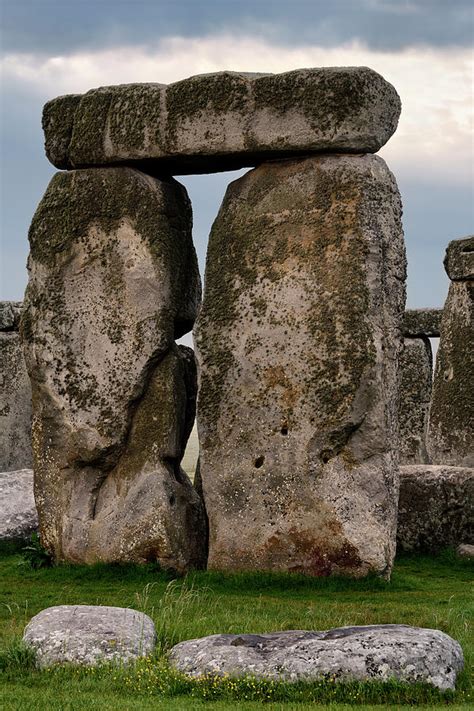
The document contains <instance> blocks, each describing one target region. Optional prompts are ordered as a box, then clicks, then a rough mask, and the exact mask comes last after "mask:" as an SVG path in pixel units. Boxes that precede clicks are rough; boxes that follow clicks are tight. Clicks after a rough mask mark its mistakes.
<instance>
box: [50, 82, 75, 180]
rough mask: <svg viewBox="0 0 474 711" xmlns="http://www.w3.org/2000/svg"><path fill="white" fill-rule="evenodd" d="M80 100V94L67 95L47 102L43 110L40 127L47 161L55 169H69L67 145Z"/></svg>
mask: <svg viewBox="0 0 474 711" xmlns="http://www.w3.org/2000/svg"><path fill="white" fill-rule="evenodd" d="M81 98H82V95H81V94H67V95H66V96H58V97H57V98H56V99H53V100H52V101H48V102H47V103H46V104H45V105H44V108H43V116H42V127H43V131H44V136H45V151H46V156H47V158H48V160H50V161H51V163H52V164H53V165H55V166H56V168H69V167H70V161H69V145H70V142H71V137H72V131H73V126H74V117H75V115H76V111H77V107H78V106H79V102H80V100H81Z"/></svg>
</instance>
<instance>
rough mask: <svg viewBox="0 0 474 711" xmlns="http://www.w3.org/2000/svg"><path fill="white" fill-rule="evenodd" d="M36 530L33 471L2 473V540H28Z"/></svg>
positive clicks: (0, 523) (36, 517)
mask: <svg viewBox="0 0 474 711" xmlns="http://www.w3.org/2000/svg"><path fill="white" fill-rule="evenodd" d="M36 530H38V514H37V513H36V507H35V498H34V496H33V471H32V470H31V469H20V470H19V471H15V472H11V471H9V472H0V540H2V541H8V540H19V539H26V538H29V536H30V535H31V534H32V533H33V532H34V531H36Z"/></svg>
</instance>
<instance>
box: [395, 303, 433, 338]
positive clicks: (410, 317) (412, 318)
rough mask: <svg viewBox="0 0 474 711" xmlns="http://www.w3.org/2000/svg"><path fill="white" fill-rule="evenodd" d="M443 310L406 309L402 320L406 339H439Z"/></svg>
mask: <svg viewBox="0 0 474 711" xmlns="http://www.w3.org/2000/svg"><path fill="white" fill-rule="evenodd" d="M442 315H443V309H407V310H406V311H405V318H404V319H403V335H404V336H405V337H406V338H416V337H420V336H427V337H429V338H439V334H440V327H441V317H442Z"/></svg>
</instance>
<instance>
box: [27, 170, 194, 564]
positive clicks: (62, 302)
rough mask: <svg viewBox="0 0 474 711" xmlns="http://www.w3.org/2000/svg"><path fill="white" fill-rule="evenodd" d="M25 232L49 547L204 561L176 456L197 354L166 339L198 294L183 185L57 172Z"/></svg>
mask: <svg viewBox="0 0 474 711" xmlns="http://www.w3.org/2000/svg"><path fill="white" fill-rule="evenodd" d="M29 239H30V246H31V253H30V258H29V273H30V279H29V284H28V288H27V293H26V302H25V312H24V316H23V320H22V336H23V339H24V343H25V354H26V360H27V366H28V371H29V375H30V378H31V382H32V389H33V411H34V418H33V454H34V470H35V496H36V503H37V507H38V514H39V519H40V531H41V537H42V542H43V544H44V545H45V546H46V547H47V548H48V549H49V550H50V551H51V552H52V553H53V554H54V556H55V558H56V559H58V560H61V559H66V560H70V561H74V562H87V563H90V562H93V561H97V560H103V561H116V560H120V561H123V560H133V561H148V560H157V561H159V562H160V563H161V564H162V565H163V566H165V567H173V568H176V569H178V570H185V569H187V568H188V567H190V566H196V565H201V564H202V563H203V562H204V556H205V553H204V544H205V533H204V514H203V511H202V505H201V503H200V500H199V497H198V495H197V494H196V492H195V490H194V489H193V487H192V485H191V483H190V481H189V479H188V478H187V476H186V475H185V474H184V472H183V471H182V469H181V467H180V461H181V458H182V455H183V452H184V447H185V444H186V439H187V437H188V435H189V431H190V429H191V426H192V423H191V420H192V416H193V412H192V410H193V406H194V399H195V392H194V390H195V384H194V383H193V373H192V368H193V364H192V363H191V360H190V356H189V353H187V352H183V351H182V350H180V349H178V348H177V346H176V345H175V343H174V339H175V337H177V336H180V335H182V334H183V333H184V332H186V330H188V329H189V327H190V324H192V321H193V319H194V316H195V312H196V308H197V304H198V302H199V295H200V284H199V274H198V270H197V264H196V255H195V252H194V248H193V245H192V240H191V206H190V203H189V200H188V197H187V195H186V192H185V190H184V188H183V187H182V186H181V185H179V184H178V183H176V182H175V181H173V180H170V181H158V180H155V179H153V178H150V177H149V176H146V175H144V174H143V173H140V172H138V171H136V170H133V169H130V168H102V169H90V170H89V169H88V170H81V171H75V172H71V173H59V174H57V175H56V176H55V177H54V178H53V179H52V181H51V183H50V185H49V187H48V190H47V191H46V194H45V196H44V198H43V200H42V202H41V203H40V205H39V207H38V210H37V212H36V214H35V216H34V218H33V222H32V225H31V229H30V234H29Z"/></svg>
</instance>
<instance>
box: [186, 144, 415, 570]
mask: <svg viewBox="0 0 474 711" xmlns="http://www.w3.org/2000/svg"><path fill="white" fill-rule="evenodd" d="M400 214H401V208H400V198H399V194H398V190H397V187H396V183H395V180H394V178H393V176H392V174H391V173H390V171H389V170H388V169H387V167H386V165H385V163H384V162H383V161H382V160H381V159H380V158H377V157H374V156H369V155H366V156H358V157H356V156H324V157H312V158H307V159H303V160H295V161H287V162H281V163H269V164H263V165H262V166H260V167H259V168H257V169H256V170H254V171H251V172H249V173H248V174H247V175H245V176H244V177H242V178H240V179H239V180H237V181H235V182H234V183H232V184H231V185H230V186H229V188H228V190H227V193H226V196H225V199H224V202H223V205H222V207H221V210H220V212H219V215H218V217H217V219H216V221H215V223H214V226H213V229H212V233H211V237H210V243H209V249H208V257H207V267H206V292H205V297H204V302H203V305H202V308H201V311H200V314H199V318H198V322H197V324H196V328H195V333H194V336H195V343H196V354H197V360H198V370H199V373H200V390H199V404H198V431H199V439H200V482H201V484H202V490H203V493H204V500H205V505H206V509H207V514H208V518H209V546H210V550H209V559H208V565H209V567H210V568H215V569H227V570H236V569H272V570H293V571H299V572H304V573H307V574H310V575H330V574H331V573H337V574H339V573H342V574H348V575H355V576H360V575H365V574H366V573H368V572H370V571H376V572H377V573H381V574H383V575H389V572H390V569H391V565H392V558H393V554H394V549H395V527H396V515H397V514H396V510H397V500H398V473H397V457H398V452H397V449H398V440H397V410H396V407H397V396H398V395H397V393H398V386H397V366H398V355H399V350H400V347H401V340H400V331H401V320H402V316H403V311H404V297H405V292H404V279H405V252H404V242H403V234H402V229H401V223H400ZM201 484H200V485H201Z"/></svg>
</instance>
